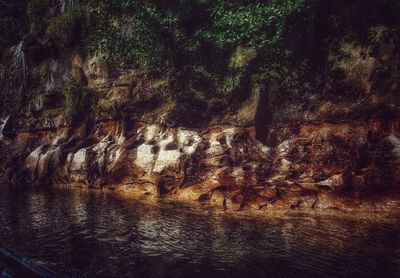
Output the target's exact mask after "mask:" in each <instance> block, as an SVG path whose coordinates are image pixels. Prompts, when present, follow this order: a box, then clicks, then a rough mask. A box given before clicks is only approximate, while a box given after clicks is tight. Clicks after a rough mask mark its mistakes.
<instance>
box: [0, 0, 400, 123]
mask: <svg viewBox="0 0 400 278" xmlns="http://www.w3.org/2000/svg"><path fill="white" fill-rule="evenodd" d="M0 5H1V7H3V8H2V9H1V11H0V13H1V15H2V20H3V22H2V25H1V27H0V28H1V30H2V31H4V32H3V33H4V34H5V35H4V36H1V41H0V52H2V53H3V52H4V55H3V56H4V57H5V58H3V63H2V66H3V74H2V76H3V77H2V80H3V81H2V88H4V87H5V86H7V82H6V79H7V77H6V76H7V72H6V69H7V68H8V67H7V64H10V63H11V62H10V61H11V58H12V51H13V50H12V49H10V47H12V46H13V45H16V44H17V43H18V42H19V41H21V40H22V39H23V37H24V38H25V39H24V44H23V47H22V50H24V51H25V50H26V51H28V50H29V51H30V55H29V56H30V57H29V61H28V62H29V64H30V67H31V68H35V70H31V74H30V76H29V78H30V79H31V80H30V88H32V86H37V85H38V84H39V86H40V84H43V83H44V81H45V79H46V67H45V66H43V65H44V64H45V65H46V64H48V61H49V60H51V59H53V60H59V59H60V58H61V57H64V56H65V54H71V53H72V52H74V51H80V52H82V53H84V54H85V55H95V54H98V55H99V56H100V57H102V59H103V61H104V62H105V63H106V64H108V65H109V66H112V67H113V68H114V69H116V70H119V71H123V70H126V69H129V68H135V67H139V68H140V69H141V70H143V71H144V73H145V74H146V76H147V78H149V79H155V80H162V83H163V84H167V87H168V89H167V90H166V91H165V92H166V94H165V95H166V97H167V99H168V101H169V102H173V103H176V105H175V106H174V108H173V110H172V111H171V115H170V116H171V117H172V118H175V119H180V118H182V116H183V115H185V114H186V113H187V112H188V111H190V112H191V114H193V115H195V117H197V118H198V119H200V121H203V120H205V121H207V118H208V117H210V115H212V114H215V113H217V114H218V113H221V111H225V112H226V110H231V111H236V110H237V109H239V108H240V106H241V105H243V103H245V102H246V101H249V100H250V99H252V98H254V97H255V95H257V94H260V92H264V91H267V90H268V91H270V92H269V95H268V99H267V100H265V101H266V102H268V103H267V104H264V106H268V105H271V104H272V105H273V106H274V107H282V105H284V104H283V102H287V103H291V102H294V105H299V107H300V106H301V107H303V108H301V109H303V110H305V109H311V108H312V107H309V106H310V104H307V102H308V100H307V98H310V94H315V95H318V98H326V99H329V100H333V101H335V102H336V101H338V99H336V98H337V97H339V100H340V98H341V97H344V98H348V100H349V101H353V100H354V99H351V98H352V97H353V98H354V97H356V96H357V95H359V92H356V93H354V92H351V91H354V90H358V91H360V90H363V89H360V88H357V89H354V88H353V87H354V86H353V87H351V86H347V84H346V86H344V85H343V82H342V81H343V80H344V76H346V74H347V73H346V71H347V70H349V66H348V63H349V62H348V60H349V59H353V58H354V57H358V56H357V55H360V56H361V57H364V58H365V59H367V58H368V57H370V56H371V57H372V56H374V55H375V56H376V53H374V52H373V51H370V52H371V53H367V49H370V48H371V47H370V46H372V45H374V44H376V47H375V49H376V48H377V47H379V46H378V45H377V44H378V43H377V36H378V35H379V34H380V35H379V36H381V35H382V34H383V33H382V32H383V31H382V30H385V31H384V34H385V36H386V37H390V38H389V39H391V40H397V39H396V38H397V33H398V30H399V26H400V23H399V22H400V20H399V18H398V14H400V4H399V1H397V0H381V1H378V0H368V1H361V0H351V1H345V0H339V1H328V0H270V1H247V0H230V1H228V0H221V1H212V0H141V1H139V0H90V1H89V0H87V1H79V0H29V1H24V0H18V1H15V2H13V3H12V4H10V3H8V1H1V2H0ZM21 19H23V20H21ZM379 26H381V27H382V28H381V29H379V30H381V31H379V32H377V31H376V30H378V29H376V28H378V27H379ZM396 32H397V33H396ZM381 37H382V36H381ZM379 43H380V42H379ZM393 43H394V44H396V43H395V42H393ZM372 48H373V47H372ZM6 50H9V51H8V52H7V51H6ZM370 50H371V49H370ZM368 51H369V50H368ZM375 52H376V51H375ZM7 55H8V56H7ZM346 63H347V64H346ZM385 67H386V66H385ZM380 70H381V71H383V72H385V71H386V72H387V71H388V69H385V68H381V69H380ZM389 71H391V69H389ZM377 74H378V73H377ZM47 75H48V74H47ZM36 79H37V80H36ZM392 79H393V78H392ZM338 83H340V84H339V85H338ZM271 84H277V86H278V92H277V93H276V92H273V90H270V89H269V88H270V87H271ZM388 84H389V83H388ZM388 84H386V85H385V86H383V87H385V88H388V86H389V85H388ZM390 84H391V85H390V86H389V87H391V86H392V85H393V84H392V83H390ZM343 86H344V87H343ZM28 87H29V86H28ZM381 87H382V86H381ZM383 87H382V88H379V90H386V89H384V88H383ZM27 89H29V88H27ZM390 90H392V89H390ZM390 90H389V91H390ZM2 91H3V95H4V92H5V91H6V90H2ZM386 91H387V90H386ZM378 93H379V92H378ZM327 96H329V97H327ZM2 98H3V97H2ZM67 98H68V96H67ZM69 103H70V101H69ZM315 104H316V103H314V104H313V105H314V106H315ZM264 106H262V107H264ZM311 106H312V105H311ZM328 106H329V105H328ZM262 107H261V108H262ZM264 108H265V107H264ZM272 109H274V108H272ZM299 109H300V108H299ZM313 109H314V108H313ZM245 110H246V109H244V110H243V111H245ZM247 110H248V109H247ZM335 113H336V112H335Z"/></svg>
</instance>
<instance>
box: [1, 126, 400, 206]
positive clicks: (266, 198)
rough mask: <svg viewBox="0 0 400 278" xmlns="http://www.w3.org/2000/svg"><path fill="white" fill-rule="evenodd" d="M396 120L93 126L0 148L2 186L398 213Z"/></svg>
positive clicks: (5, 140)
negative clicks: (260, 133)
mask: <svg viewBox="0 0 400 278" xmlns="http://www.w3.org/2000/svg"><path fill="white" fill-rule="evenodd" d="M399 136H400V120H399V119H396V120H392V121H390V122H383V121H379V120H371V121H369V122H351V123H350V122H349V123H319V124H300V125H296V126H295V125H292V126H291V125H276V126H274V127H270V128H269V131H268V138H269V141H270V142H273V143H270V144H269V146H267V145H265V144H263V143H261V142H259V141H258V140H256V130H255V128H254V127H247V128H245V127H233V126H224V125H216V126H210V127H207V128H202V129H187V128H180V127H174V128H173V127H162V126H160V125H155V124H145V123H142V122H136V123H134V124H129V125H128V124H127V123H125V122H123V121H99V122H97V123H91V124H89V123H86V124H83V125H81V126H80V127H77V128H72V127H62V128H59V129H58V130H57V131H52V130H50V129H49V130H46V129H38V130H36V131H32V130H31V131H20V132H18V133H16V134H14V135H13V136H3V137H2V138H1V139H0V144H1V156H2V160H3V161H2V163H1V165H2V169H1V172H0V177H1V179H2V180H3V181H4V182H7V183H11V184H29V185H34V184H54V185H68V186H71V187H76V186H78V187H85V188H97V189H104V190H113V191H118V192H127V193H131V194H132V195H135V196H143V197H144V196H170V197H171V198H173V199H176V200H184V201H196V202H197V201H199V202H209V203H210V204H213V205H218V206H221V207H223V208H225V209H227V210H243V209H250V210H274V209H276V210H278V209H279V210H282V209H283V210H286V209H288V210H293V209H295V210H302V209H313V210H341V211H368V212H383V211H400V194H399V193H400V190H399V184H400V137H399Z"/></svg>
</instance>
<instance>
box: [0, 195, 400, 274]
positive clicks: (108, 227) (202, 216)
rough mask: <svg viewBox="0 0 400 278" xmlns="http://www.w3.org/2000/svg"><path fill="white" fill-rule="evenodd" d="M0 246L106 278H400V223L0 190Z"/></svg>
mask: <svg viewBox="0 0 400 278" xmlns="http://www.w3.org/2000/svg"><path fill="white" fill-rule="evenodd" d="M0 224H1V226H0V242H2V243H3V244H6V245H7V246H9V247H11V248H12V249H14V250H16V251H17V252H18V253H20V254H23V255H25V256H28V257H30V258H32V259H34V260H35V261H36V262H38V263H39V264H43V265H46V266H47V267H49V268H51V269H53V270H55V271H59V272H63V273H68V272H70V271H72V272H74V271H75V272H80V273H85V274H86V275H87V276H89V277H92V276H101V277H110V276H114V277H122V276H123V277H126V276H128V277H301V276H303V277H396V276H397V277H400V219H397V218H396V217H394V216H393V217H392V218H391V217H386V218H384V219H383V220H379V221H377V220H373V221H372V220H355V219H351V218H348V217H346V218H343V217H341V218H338V217H332V216H331V217H327V216H324V217H322V216H320V217H315V216H293V217H279V218H278V217H275V218H271V217H268V218H267V217H264V218H252V217H232V216H229V215H226V214H224V213H221V212H220V211H213V210H207V209H204V208H200V207H192V206H187V205H176V204H175V205H174V204H172V203H168V202H167V201H160V203H159V204H158V205H157V206H149V205H143V204H138V203H137V202H136V203H135V201H133V200H131V199H127V198H122V197H118V196H116V195H113V194H104V193H101V192H90V193H88V192H80V191H75V190H73V191H68V190H60V189H32V190H28V191H27V190H9V189H8V188H5V187H3V188H1V189H0Z"/></svg>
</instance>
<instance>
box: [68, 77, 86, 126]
mask: <svg viewBox="0 0 400 278" xmlns="http://www.w3.org/2000/svg"><path fill="white" fill-rule="evenodd" d="M64 94H65V116H66V118H67V119H68V120H70V121H75V120H76V119H77V117H78V116H79V115H80V114H81V112H82V99H83V97H82V88H81V87H80V85H79V83H78V82H77V81H76V80H75V79H74V78H73V77H70V78H69V79H68V80H67V81H66V82H65V89H64Z"/></svg>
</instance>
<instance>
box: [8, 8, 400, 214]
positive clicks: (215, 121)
mask: <svg viewBox="0 0 400 278" xmlns="http://www.w3.org/2000/svg"><path fill="white" fill-rule="evenodd" d="M61 2H62V3H63V5H61V6H60V7H64V8H61V9H59V10H57V9H55V10H51V11H50V12H48V13H49V14H47V16H48V17H49V18H53V17H57V16H62V14H63V13H65V12H66V10H68V9H69V8H71V9H72V7H73V6H74V5H75V3H73V2H74V1H72V2H71V3H70V2H68V3H64V2H63V1H61ZM57 7H59V6H57ZM89 7H90V6H89ZM92 8H93V7H92ZM87 9H88V10H89V11H90V9H89V8H87ZM88 10H86V12H88ZM318 12H321V11H319V10H318ZM321 17H323V16H321ZM397 23H398V22H395V24H393V22H392V23H391V24H389V23H387V24H386V25H385V24H384V23H382V22H375V21H373V22H372V23H371V26H366V27H365V29H366V32H367V33H368V34H369V38H368V40H367V41H361V40H357V39H355V38H352V39H349V37H345V36H344V37H338V36H332V35H330V37H329V38H330V42H329V43H326V44H324V45H321V48H323V51H321V52H319V53H318V55H323V54H324V56H323V58H321V57H318V59H319V60H318V61H319V62H318V66H317V65H315V70H316V72H315V73H310V72H307V74H306V75H305V76H306V77H307V78H308V79H309V80H305V79H304V76H303V77H302V79H301V80H298V79H296V78H294V77H293V76H292V75H291V74H293V72H297V71H298V70H299V68H300V67H301V65H299V64H298V65H296V64H294V65H292V68H290V69H289V70H291V71H292V72H291V73H288V74H287V77H288V79H285V80H284V79H282V77H281V78H280V79H279V78H275V79H272V78H262V77H260V76H258V77H257V78H254V65H255V64H257V63H258V62H259V60H257V59H258V58H257V55H258V54H257V51H255V50H254V49H253V48H251V47H247V48H246V47H241V48H236V50H235V51H234V52H233V53H232V57H231V58H229V59H230V63H231V64H232V63H233V64H234V65H233V66H232V65H230V70H228V71H227V73H226V75H225V77H224V78H222V79H223V80H227V79H229V78H232V76H235V74H237V72H240V73H241V76H242V77H241V78H242V79H241V80H240V82H239V83H240V86H238V88H237V90H236V89H235V85H232V86H233V89H232V94H231V96H230V97H229V98H228V100H226V98H223V101H222V100H221V99H220V98H215V97H209V98H208V99H207V97H205V96H200V97H193V98H185V97H181V95H180V94H178V91H179V90H181V87H175V86H173V85H171V84H177V83H174V80H173V78H171V75H170V74H168V75H167V77H165V76H163V75H157V74H156V75H154V74H149V73H148V72H146V71H145V70H144V69H143V67H141V66H140V65H139V64H135V63H134V64H132V65H130V66H125V67H124V68H119V67H117V66H116V65H115V64H114V63H112V62H107V61H106V60H105V59H102V56H101V54H98V53H97V54H94V53H90V52H88V51H83V50H81V49H79V48H78V47H76V45H75V44H73V43H71V44H70V45H69V46H68V47H67V48H62V49H61V52H60V49H59V48H57V47H55V48H54V45H53V46H52V45H51V43H50V42H49V41H47V40H46V38H47V36H48V33H49V31H48V28H50V27H45V29H44V30H43V29H42V30H41V31H37V32H36V33H35V32H33V31H31V32H30V33H29V34H28V35H25V37H24V38H23V39H22V41H21V43H20V44H19V45H16V46H14V47H11V48H10V49H8V50H7V51H5V53H4V57H5V58H4V59H3V60H4V61H3V64H2V65H3V67H2V72H3V73H2V76H3V77H2V79H3V82H2V105H3V106H2V107H3V110H2V111H3V112H2V114H3V118H2V119H1V121H0V134H1V135H0V158H1V159H0V179H1V180H2V181H3V183H11V184H20V185H21V184H24V185H33V184H38V185H68V186H79V187H88V188H96V189H103V190H114V191H121V192H130V193H132V194H133V195H135V196H139V197H140V198H144V197H148V196H153V197H154V196H171V197H172V198H176V199H179V200H185V201H196V202H197V201H198V202H208V203H211V204H215V205H218V206H221V207H224V208H225V209H229V210H238V209H247V208H250V209H256V210H259V209H265V210H273V209H315V210H318V209H330V210H343V211H392V210H397V209H399V208H400V114H399V108H400V101H399V97H398V95H399V93H400V91H399V90H400V84H399V82H400V78H399V77H400V56H399V45H400V35H399V30H400V29H398V28H397V27H396V26H397V25H396V24H397ZM50 26H51V24H50ZM46 28H47V29H46ZM314 43H317V42H314ZM317 47H318V46H317ZM55 49H56V50H57V51H56V50H55ZM238 49H239V50H238ZM313 65H314V64H313ZM321 68H324V69H325V70H326V71H325V72H323V71H320V69H321ZM243 76H244V77H243ZM246 76H247V77H246ZM289 77H290V78H289ZM250 79H251V80H252V81H251V82H250ZM254 79H255V81H254ZM229 80H230V79H229ZM190 82H191V80H190ZM224 84H225V83H224ZM246 84H247V85H246ZM206 89H207V88H206ZM174 90H176V92H177V95H179V96H180V97H171V92H174ZM182 107H184V108H182Z"/></svg>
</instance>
